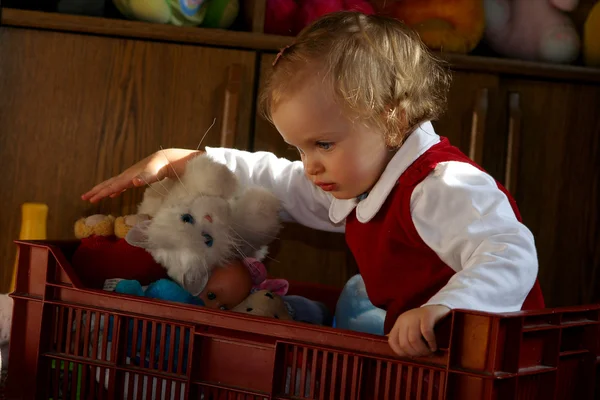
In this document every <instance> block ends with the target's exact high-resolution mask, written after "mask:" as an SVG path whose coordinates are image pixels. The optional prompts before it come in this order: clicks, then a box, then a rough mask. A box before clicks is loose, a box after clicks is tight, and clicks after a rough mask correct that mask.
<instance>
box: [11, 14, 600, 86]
mask: <svg viewBox="0 0 600 400" xmlns="http://www.w3.org/2000/svg"><path fill="white" fill-rule="evenodd" d="M0 25H3V26H10V27H22V28H36V29H48V30H54V31H63V32H81V33H87V34H96V35H105V36H116V37H127V38H139V39H149V40H159V41H167V42H176V43H188V44H201V45H208V46H220V47H232V48H242V49H248V50H259V51H267V52H276V51H278V50H279V49H280V48H282V47H284V46H286V45H288V44H289V43H291V42H292V40H293V38H292V37H289V36H277V35H268V34H264V33H256V32H240V31H231V30H223V29H208V28H197V27H178V26H172V25H162V24H152V23H147V22H139V21H129V20H121V19H108V18H99V17H86V16H79V15H69V14H59V13H48V12H40V11H26V10H18V9H10V8H4V9H2V16H1V19H0ZM438 55H439V56H440V57H441V58H443V59H445V60H446V61H447V62H449V63H450V65H451V67H452V69H454V70H460V71H471V72H487V73H496V74H505V75H515V76H528V77H535V78H539V79H548V80H568V81H569V82H584V83H585V82H587V83H594V84H597V83H600V69H598V68H588V67H582V66H574V65H555V64H548V63H539V62H528V61H520V60H511V59H505V58H496V57H482V56H472V55H461V54H449V53H446V54H440V53H438Z"/></svg>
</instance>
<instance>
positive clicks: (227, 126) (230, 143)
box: [221, 64, 242, 148]
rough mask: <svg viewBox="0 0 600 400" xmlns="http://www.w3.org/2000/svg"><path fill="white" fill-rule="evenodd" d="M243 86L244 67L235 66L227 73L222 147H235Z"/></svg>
mask: <svg viewBox="0 0 600 400" xmlns="http://www.w3.org/2000/svg"><path fill="white" fill-rule="evenodd" d="M241 86H242V66H241V65H239V64H233V65H231V66H230V67H229V70H228V73H227V84H226V86H225V100H224V104H223V124H222V125H221V146H222V147H227V148H232V147H235V136H236V133H237V125H238V112H239V108H240V89H241Z"/></svg>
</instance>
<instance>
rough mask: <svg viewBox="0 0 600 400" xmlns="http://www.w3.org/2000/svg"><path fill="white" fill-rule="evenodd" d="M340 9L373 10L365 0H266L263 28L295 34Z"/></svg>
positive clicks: (365, 11) (267, 31) (277, 33)
mask: <svg viewBox="0 0 600 400" xmlns="http://www.w3.org/2000/svg"><path fill="white" fill-rule="evenodd" d="M342 10H352V11H359V12H362V13H363V14H373V13H374V12H375V10H374V9H373V6H371V4H370V3H369V2H368V1H366V0H267V9H266V12H265V28H264V30H265V33H270V34H275V35H288V36H295V35H297V34H298V33H299V32H300V31H301V30H302V29H303V28H304V27H305V26H307V25H308V24H310V23H311V22H313V21H314V20H315V19H317V18H319V17H321V16H323V15H325V14H329V13H332V12H336V11H342Z"/></svg>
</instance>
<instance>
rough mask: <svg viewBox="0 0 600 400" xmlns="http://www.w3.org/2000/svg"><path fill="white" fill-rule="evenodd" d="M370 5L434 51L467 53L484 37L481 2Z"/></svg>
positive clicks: (411, 0)
mask: <svg viewBox="0 0 600 400" xmlns="http://www.w3.org/2000/svg"><path fill="white" fill-rule="evenodd" d="M373 3H375V5H376V6H379V7H378V8H379V11H380V12H381V13H382V14H385V15H389V16H392V17H394V18H397V19H399V20H401V21H403V22H404V23H405V24H407V25H408V26H410V27H411V28H413V29H414V30H416V31H417V32H418V33H419V35H420V36H421V39H422V40H423V42H425V44H426V45H427V46H428V47H429V48H431V49H433V50H439V51H443V52H448V53H463V54H464V53H469V52H470V51H472V50H473V49H474V48H475V46H477V44H478V43H479V42H480V41H481V39H482V38H483V33H484V29H485V13H484V7H483V0H397V1H382V0H378V1H374V2H373Z"/></svg>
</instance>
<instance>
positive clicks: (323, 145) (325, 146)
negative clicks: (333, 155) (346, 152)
mask: <svg viewBox="0 0 600 400" xmlns="http://www.w3.org/2000/svg"><path fill="white" fill-rule="evenodd" d="M317 146H318V147H320V148H322V149H323V150H329V149H331V147H332V146H333V143H330V142H317Z"/></svg>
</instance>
